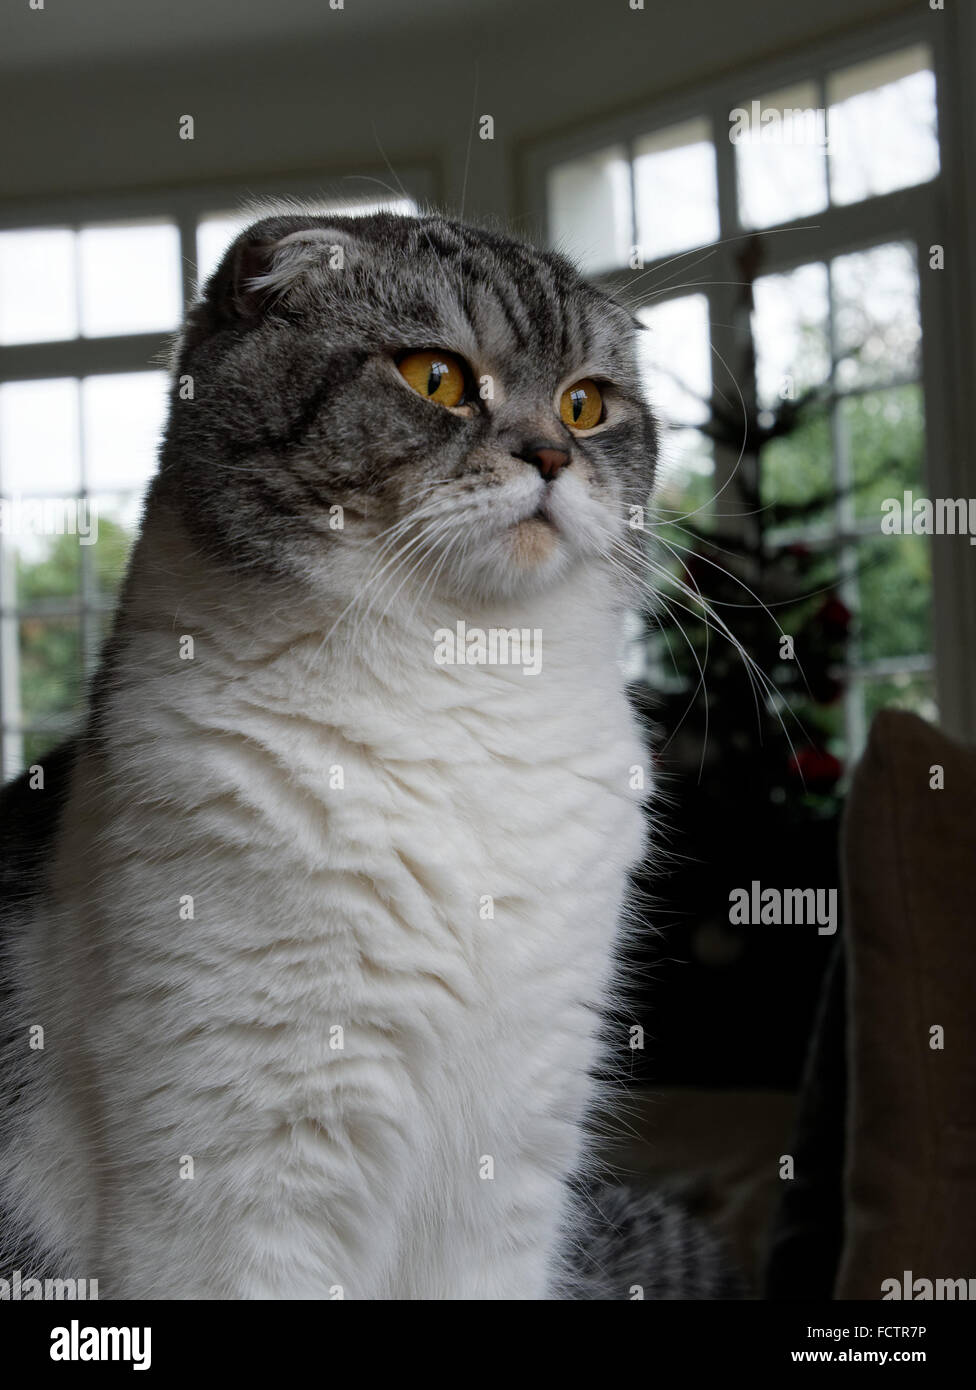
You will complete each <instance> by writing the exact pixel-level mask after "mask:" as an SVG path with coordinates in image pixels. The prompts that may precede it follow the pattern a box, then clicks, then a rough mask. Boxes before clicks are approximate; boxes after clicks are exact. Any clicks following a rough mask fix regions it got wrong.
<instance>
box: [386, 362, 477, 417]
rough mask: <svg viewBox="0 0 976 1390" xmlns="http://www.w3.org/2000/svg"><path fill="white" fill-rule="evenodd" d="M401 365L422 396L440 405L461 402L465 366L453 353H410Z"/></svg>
mask: <svg viewBox="0 0 976 1390" xmlns="http://www.w3.org/2000/svg"><path fill="white" fill-rule="evenodd" d="M397 366H398V367H399V369H400V375H401V376H402V377H403V379H404V381H405V382H406V383H407V384H408V385H409V386H412V387H413V389H414V390H415V391H416V392H417V395H418V396H426V397H427V399H428V400H429V401H436V402H437V404H438V405H448V406H451V405H457V403H458V401H459V400H460V399H461V397H462V396H463V395H464V383H465V373H464V367H463V366H462V364H461V362H460V359H459V358H457V357H455V356H454V354H453V353H452V352H438V351H434V352H408V353H407V355H406V357H401V358H400V361H399V362H398V363H397Z"/></svg>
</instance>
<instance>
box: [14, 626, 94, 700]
mask: <svg viewBox="0 0 976 1390" xmlns="http://www.w3.org/2000/svg"><path fill="white" fill-rule="evenodd" d="M81 681H82V674H81V629H80V625H79V622H78V619H77V618H23V619H22V620H21V623H20V703H21V711H22V716H23V720H24V723H25V724H30V723H31V722H33V721H36V720H37V719H39V718H43V717H45V716H47V715H53V714H65V713H68V712H69V711H71V710H73V709H75V708H77V706H78V704H79V701H80V699H81V689H82V685H81Z"/></svg>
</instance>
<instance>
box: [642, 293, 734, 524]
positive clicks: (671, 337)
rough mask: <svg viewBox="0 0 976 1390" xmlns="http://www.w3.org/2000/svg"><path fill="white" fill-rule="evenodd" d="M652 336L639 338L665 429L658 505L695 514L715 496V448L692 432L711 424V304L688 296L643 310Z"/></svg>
mask: <svg viewBox="0 0 976 1390" xmlns="http://www.w3.org/2000/svg"><path fill="white" fill-rule="evenodd" d="M638 318H639V319H640V320H641V322H642V323H644V324H646V325H647V328H648V332H646V333H641V334H639V335H638V339H637V343H638V351H639V353H640V363H641V369H642V372H643V374H644V380H645V382H646V384H647V391H648V395H649V398H650V401H651V404H652V405H653V407H654V410H655V412H656V413H657V415H658V418H659V420H660V423H661V426H662V438H661V462H660V471H659V478H658V493H657V498H656V501H657V505H658V506H659V507H660V508H661V510H662V511H667V510H678V511H686V510H693V509H694V508H695V507H697V506H700V505H702V504H703V503H704V502H706V501H707V500H708V499H709V498H710V497H711V496H712V494H713V492H714V490H715V489H714V486H713V482H712V474H713V470H714V460H713V458H712V451H711V444H710V441H709V440H708V439H707V438H706V436H705V435H703V434H701V433H700V431H699V430H697V429H695V428H693V427H694V426H696V425H703V424H705V422H706V421H707V420H708V418H709V401H710V398H711V393H712V365H711V337H710V332H709V319H708V300H707V298H706V297H705V295H703V294H690V295H683V296H682V297H681V298H680V299H669V300H666V301H665V302H664V303H663V304H656V305H654V306H653V307H646V308H643V309H639V310H638Z"/></svg>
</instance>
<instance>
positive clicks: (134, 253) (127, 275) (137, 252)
mask: <svg viewBox="0 0 976 1390" xmlns="http://www.w3.org/2000/svg"><path fill="white" fill-rule="evenodd" d="M78 243H79V247H78V249H79V258H80V265H81V331H82V333H84V334H86V335H87V336H88V337H91V338H98V337H104V336H105V335H107V334H112V333H150V332H154V331H157V330H163V329H170V328H175V327H176V326H177V325H178V323H179V321H180V317H181V314H182V310H183V290H182V279H181V275H180V238H179V234H178V232H177V230H176V228H175V227H174V226H172V225H171V224H170V223H167V222H150V223H145V222H144V223H135V222H127V223H118V224H114V225H110V226H102V227H85V228H83V229H82V231H81V232H79V234H78Z"/></svg>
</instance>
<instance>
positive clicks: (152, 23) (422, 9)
mask: <svg viewBox="0 0 976 1390" xmlns="http://www.w3.org/2000/svg"><path fill="white" fill-rule="evenodd" d="M519 3H523V4H524V0H460V3H459V0H344V5H343V8H342V9H341V10H334V9H332V8H331V7H330V0H44V8H43V9H42V10H33V9H31V8H30V7H29V5H28V0H19V3H18V4H16V6H15V5H13V4H8V5H6V6H4V16H3V34H2V43H0V68H2V69H6V70H11V69H25V68H40V67H52V66H53V67H61V66H67V65H71V66H72V67H77V66H78V65H80V64H83V63H86V62H95V61H103V60H106V61H118V60H120V59H121V60H124V59H126V58H132V59H137V60H138V59H144V58H145V57H146V56H147V55H153V56H159V57H163V56H167V55H172V54H181V55H183V56H186V57H189V56H197V57H202V56H204V55H206V54H207V53H209V52H216V51H219V50H223V49H237V48H253V47H255V46H259V45H262V44H276V45H277V44H281V45H285V44H294V43H299V42H301V41H303V40H318V41H319V42H321V41H323V40H325V41H327V42H330V43H331V42H333V41H334V42H336V43H341V42H343V40H346V39H362V38H366V37H368V38H370V39H371V40H373V41H375V42H376V43H381V42H382V40H383V39H384V37H386V36H387V35H389V34H391V33H395V32H398V31H402V30H404V29H408V28H409V29H411V30H414V31H416V30H420V31H424V30H428V31H429V30H433V29H436V28H438V27H440V26H441V25H444V26H450V27H455V26H456V25H457V23H458V21H459V19H463V20H464V21H466V22H468V23H470V21H471V20H472V19H473V20H475V21H477V20H478V19H479V17H483V18H484V19H485V20H486V21H487V20H489V19H490V20H492V21H496V22H497V19H498V17H499V15H500V13H502V12H504V11H506V10H510V9H512V8H513V7H515V6H516V5H518V4H519Z"/></svg>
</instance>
